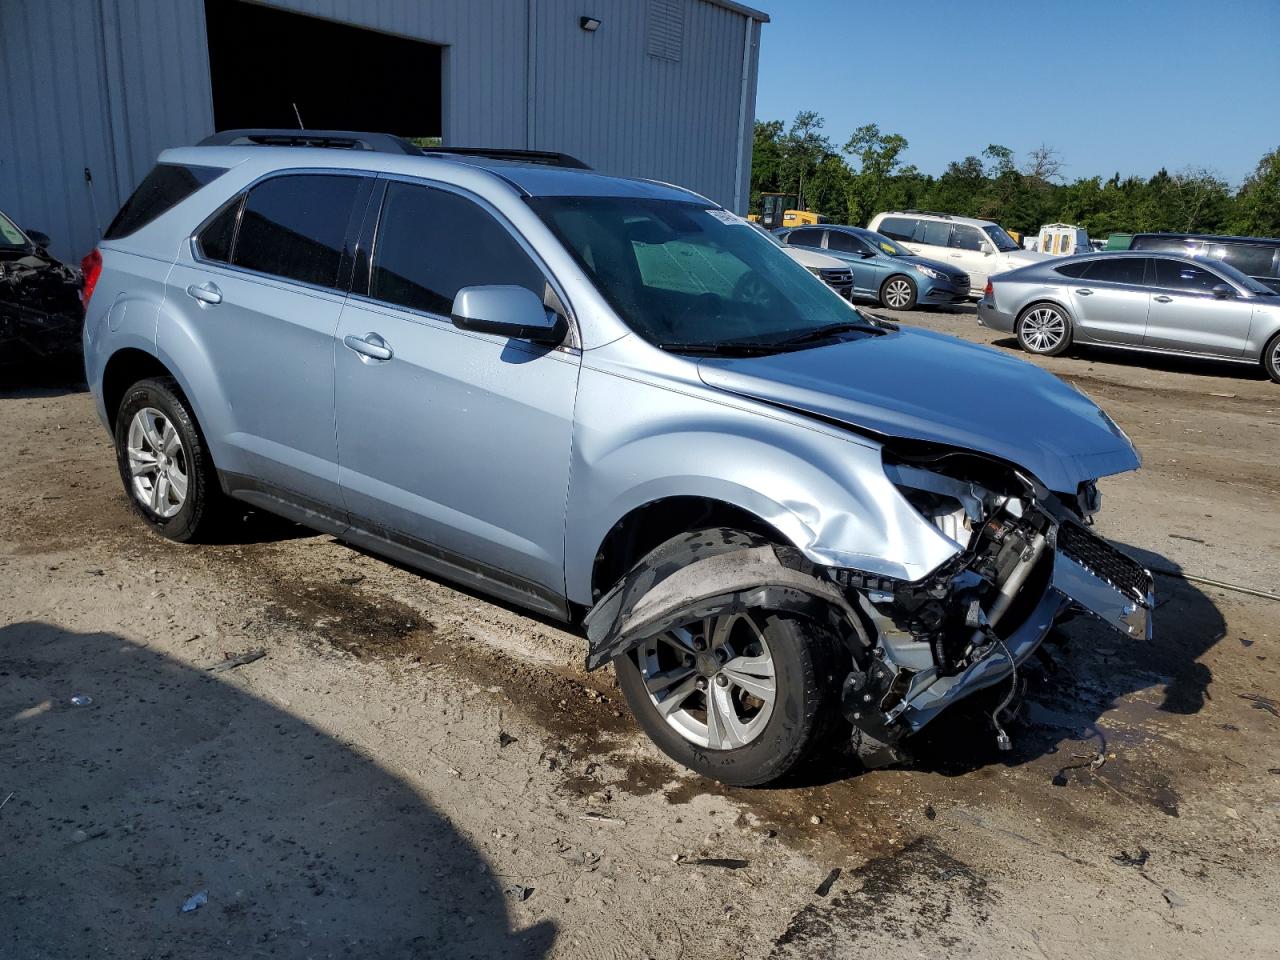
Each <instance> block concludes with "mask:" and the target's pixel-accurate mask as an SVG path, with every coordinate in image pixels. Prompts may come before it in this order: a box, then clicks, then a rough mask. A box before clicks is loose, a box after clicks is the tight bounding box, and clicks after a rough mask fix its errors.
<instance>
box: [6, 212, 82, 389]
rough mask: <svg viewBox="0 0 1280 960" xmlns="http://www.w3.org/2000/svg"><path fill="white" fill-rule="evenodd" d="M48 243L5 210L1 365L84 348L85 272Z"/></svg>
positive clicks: (65, 355) (55, 356) (75, 351)
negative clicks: (52, 250)
mask: <svg viewBox="0 0 1280 960" xmlns="http://www.w3.org/2000/svg"><path fill="white" fill-rule="evenodd" d="M48 246H49V238H48V237H46V236H45V235H44V234H43V233H40V232H39V231H36V230H23V229H21V228H20V227H19V226H18V225H17V224H15V223H14V222H13V221H12V220H10V219H9V218H8V217H7V216H5V215H4V213H3V212H0V366H7V365H10V364H13V363H19V362H23V361H30V360H32V359H36V360H40V359H58V358H64V357H72V356H74V355H75V354H76V353H77V352H78V351H79V350H80V329H81V327H82V325H83V321H84V307H83V306H82V305H81V303H80V273H79V271H77V270H75V269H73V268H71V267H68V266H67V265H66V264H64V263H62V262H60V261H59V260H57V259H56V258H54V257H53V256H52V255H51V254H50V253H49V251H48V249H47V248H48Z"/></svg>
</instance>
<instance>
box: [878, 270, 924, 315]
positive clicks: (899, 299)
mask: <svg viewBox="0 0 1280 960" xmlns="http://www.w3.org/2000/svg"><path fill="white" fill-rule="evenodd" d="M917 294H918V291H917V290H916V284H915V281H914V280H912V279H911V278H910V277H907V276H904V275H903V274H901V273H895V274H894V275H893V276H891V277H889V278H888V279H887V280H885V282H884V283H882V284H880V306H882V307H887V308H888V309H890V310H914V309H915V307H916V296H917Z"/></svg>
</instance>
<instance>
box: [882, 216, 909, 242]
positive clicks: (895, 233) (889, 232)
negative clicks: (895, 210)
mask: <svg viewBox="0 0 1280 960" xmlns="http://www.w3.org/2000/svg"><path fill="white" fill-rule="evenodd" d="M915 229H916V221H915V220H912V219H910V218H909V217H885V218H884V219H883V220H881V221H880V228H879V230H878V232H879V233H883V234H884V235H885V236H886V237H888V238H889V239H891V240H910V239H911V234H912V233H913V232H915Z"/></svg>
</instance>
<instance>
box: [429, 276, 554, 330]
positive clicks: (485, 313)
mask: <svg viewBox="0 0 1280 960" xmlns="http://www.w3.org/2000/svg"><path fill="white" fill-rule="evenodd" d="M452 316H453V325H454V326H455V327H457V328H458V329H459V330H474V331H475V332H476V333H493V334H496V335H498V336H500V337H509V338H511V339H513V340H531V341H533V342H534V343H547V344H558V343H560V342H562V341H563V340H564V338H565V334H567V333H568V332H569V324H568V322H567V321H566V320H565V318H564V317H562V316H560V315H559V314H557V313H552V312H551V311H550V310H548V309H547V308H546V307H544V306H543V305H542V301H541V300H539V299H538V295H537V294H535V293H534V292H533V291H532V290H529V289H526V288H525V287H518V286H514V285H508V284H493V285H491V286H484V287H463V288H462V289H461V290H459V291H458V294H457V296H455V297H454V298H453V309H452Z"/></svg>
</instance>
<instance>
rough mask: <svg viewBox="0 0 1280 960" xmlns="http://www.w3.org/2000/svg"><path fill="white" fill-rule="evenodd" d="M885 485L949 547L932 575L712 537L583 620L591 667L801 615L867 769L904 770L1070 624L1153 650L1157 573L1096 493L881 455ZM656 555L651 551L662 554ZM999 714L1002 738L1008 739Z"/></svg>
mask: <svg viewBox="0 0 1280 960" xmlns="http://www.w3.org/2000/svg"><path fill="white" fill-rule="evenodd" d="M884 466H885V473H886V474H887V475H888V477H889V478H890V480H891V481H892V482H893V484H894V485H895V486H896V487H897V488H898V490H899V492H900V493H901V494H902V495H903V496H904V497H905V498H906V499H907V500H908V501H909V502H910V503H911V504H912V506H913V507H915V509H916V510H917V512H918V513H919V514H920V515H921V517H922V518H924V519H925V520H926V521H927V522H929V523H930V524H932V525H933V526H934V527H935V528H936V529H937V530H938V531H939V532H941V533H942V534H943V535H944V536H946V537H947V538H948V539H949V540H950V541H952V542H953V543H954V545H955V549H956V552H955V554H954V556H953V557H952V558H951V559H950V560H949V561H947V562H946V563H944V564H942V565H941V566H940V567H938V568H937V569H935V570H934V571H932V572H931V573H930V574H929V575H928V576H926V577H924V578H922V579H920V580H917V581H914V582H907V581H900V580H894V579H891V578H887V577H883V576H878V575H874V574H869V573H865V572H862V571H858V570H855V569H849V568H843V567H840V568H837V567H822V566H818V565H816V564H812V563H810V562H808V561H807V560H805V559H804V558H803V557H802V556H800V554H799V552H798V551H795V550H792V549H789V548H785V547H779V546H776V545H774V544H771V543H768V542H766V541H763V540H760V541H753V542H751V543H750V544H749V545H745V546H744V545H743V544H742V543H741V540H740V539H734V538H730V537H727V536H726V537H724V538H723V541H724V542H723V543H722V542H720V541H718V540H717V538H716V537H715V536H714V531H709V532H707V533H709V534H711V535H710V536H704V537H703V538H702V539H698V538H696V537H695V538H692V539H690V540H689V541H687V542H686V543H684V544H676V545H674V546H673V547H672V548H670V549H669V550H668V552H667V553H666V554H664V555H661V556H658V557H653V556H652V555H651V557H650V558H647V559H648V560H649V561H650V562H648V563H646V564H643V565H642V566H641V567H640V568H637V570H636V571H633V573H632V575H630V576H628V577H627V578H624V579H623V581H621V582H620V583H619V584H618V585H617V586H616V587H615V588H614V589H613V590H612V591H610V592H609V594H607V595H606V596H605V597H603V598H602V599H601V601H600V602H599V604H597V606H596V607H595V608H593V610H592V611H591V613H590V614H589V615H588V618H587V621H586V623H587V628H588V636H589V638H590V640H591V648H590V654H589V656H588V667H589V668H594V667H597V666H599V665H600V664H602V663H604V662H607V661H608V660H610V659H612V658H613V657H615V656H618V655H619V654H621V653H625V652H627V651H629V650H631V649H633V648H634V647H635V646H636V645H637V644H639V643H641V642H643V641H644V640H646V639H648V638H649V637H652V636H654V635H656V634H658V633H660V632H662V631H665V630H669V629H671V628H672V626H673V625H674V624H677V623H679V622H682V621H687V620H690V619H694V618H697V617H702V616H707V615H709V614H713V613H723V612H726V611H735V610H736V611H741V610H748V609H752V608H757V609H771V610H786V611H790V612H799V613H804V614H806V615H809V616H812V617H814V618H815V619H820V620H822V621H823V622H824V623H826V624H828V625H829V626H830V627H831V628H832V629H834V630H836V631H837V632H838V633H840V635H841V636H842V637H844V638H845V641H846V644H847V646H848V647H849V650H850V653H851V662H852V669H851V670H850V672H849V674H848V676H847V677H845V679H844V682H843V687H842V690H841V701H842V706H843V709H844V713H845V715H846V717H847V719H848V720H849V721H850V723H851V724H852V725H853V728H854V745H855V748H856V750H857V752H858V753H859V755H860V756H861V758H862V759H863V761H864V762H865V763H866V764H868V765H870V766H877V765H883V764H886V763H892V762H895V761H898V760H900V759H902V758H903V756H904V754H903V752H902V751H901V750H900V749H899V747H898V744H899V743H900V741H902V740H903V739H904V738H905V737H906V736H908V735H909V734H911V733H914V732H916V731H918V730H919V729H921V728H922V727H923V726H924V725H925V724H927V723H928V722H929V721H930V720H932V719H933V718H934V717H935V716H937V714H938V713H939V712H941V711H942V710H943V709H945V708H946V707H948V706H950V705H952V704H953V703H955V702H956V701H958V700H960V699H963V698H964V697H967V696H969V695H970V694H972V693H974V692H976V691H978V690H981V689H983V688H986V687H990V686H992V685H994V684H997V683H1001V682H1007V683H1008V684H1009V694H1010V695H1009V696H1008V697H1006V699H1005V703H1004V704H1002V707H1003V706H1007V704H1008V703H1009V701H1010V700H1011V699H1012V698H1013V694H1014V692H1015V690H1016V687H1017V668H1018V666H1019V665H1020V664H1022V663H1023V662H1024V661H1025V660H1026V659H1027V658H1028V657H1030V656H1031V654H1032V653H1034V651H1035V650H1036V648H1037V647H1038V646H1039V645H1040V643H1041V641H1042V640H1043V639H1044V638H1045V636H1046V635H1047V634H1048V632H1049V630H1050V629H1052V627H1053V625H1054V624H1055V622H1057V620H1058V619H1059V618H1060V617H1062V616H1063V615H1064V614H1066V613H1068V612H1084V613H1087V614H1090V615H1092V616H1094V617H1096V618H1098V619H1100V620H1102V621H1103V622H1105V623H1107V624H1108V625H1110V626H1111V627H1112V628H1114V629H1116V630H1118V631H1120V632H1122V633H1124V634H1125V635H1126V636H1128V637H1133V638H1143V639H1149V638H1150V635H1151V621H1150V612H1151V610H1152V609H1153V607H1154V599H1153V581H1152V578H1151V574H1150V573H1149V572H1147V571H1146V570H1144V569H1143V568H1142V567H1141V566H1140V565H1139V564H1138V563H1137V562H1136V561H1134V560H1132V559H1131V558H1129V557H1127V556H1126V555H1124V554H1123V553H1121V552H1120V551H1118V550H1116V549H1115V548H1114V547H1112V546H1111V545H1110V544H1108V543H1107V542H1106V541H1105V540H1103V539H1102V538H1100V537H1098V536H1097V535H1096V534H1094V533H1093V532H1092V531H1090V530H1089V529H1088V524H1089V523H1090V522H1091V517H1092V514H1093V513H1094V512H1095V511H1096V510H1097V509H1098V506H1099V497H1098V492H1097V488H1096V485H1095V484H1094V483H1092V482H1089V483H1085V484H1081V487H1080V489H1079V490H1077V491H1075V492H1074V494H1072V495H1069V496H1064V495H1061V494H1054V493H1051V492H1050V491H1049V490H1047V489H1045V488H1044V487H1043V486H1042V485H1041V484H1039V483H1038V482H1037V481H1035V480H1034V479H1033V478H1031V477H1029V476H1026V475H1025V474H1023V473H1021V472H1020V471H1018V470H1017V469H1015V468H1012V467H1009V466H1007V465H1005V464H1001V463H998V462H995V461H993V460H991V459H990V458H987V457H982V456H977V455H972V454H966V453H962V452H955V451H946V452H943V453H941V454H937V453H933V452H928V453H924V454H921V455H911V456H904V455H901V454H898V453H890V452H889V451H888V450H887V449H886V451H885V465H884ZM657 552H658V551H655V553H657ZM999 714H1000V708H997V710H996V711H995V712H994V713H993V714H992V725H993V727H994V729H995V733H996V738H997V742H998V743H999V745H1000V746H1001V747H1002V748H1008V747H1009V745H1010V743H1009V738H1008V736H1007V734H1006V733H1005V731H1004V729H1003V727H1002V726H1001V721H1000V716H999Z"/></svg>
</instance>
